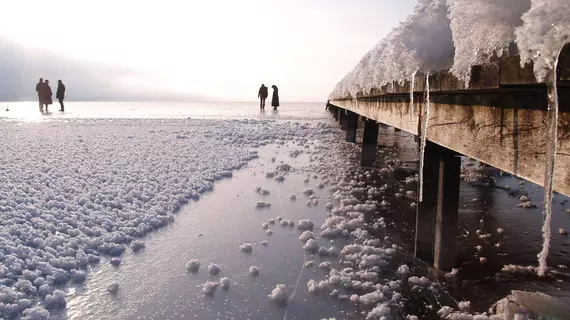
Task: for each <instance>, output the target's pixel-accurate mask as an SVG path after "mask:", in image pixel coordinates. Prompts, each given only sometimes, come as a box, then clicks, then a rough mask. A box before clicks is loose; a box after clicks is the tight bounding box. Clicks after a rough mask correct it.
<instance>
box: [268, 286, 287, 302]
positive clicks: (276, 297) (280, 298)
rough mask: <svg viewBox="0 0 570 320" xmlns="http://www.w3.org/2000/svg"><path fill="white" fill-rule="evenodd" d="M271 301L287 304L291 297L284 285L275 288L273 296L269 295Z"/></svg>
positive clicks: (272, 292)
mask: <svg viewBox="0 0 570 320" xmlns="http://www.w3.org/2000/svg"><path fill="white" fill-rule="evenodd" d="M268 297H269V298H271V300H273V301H275V302H278V303H285V302H287V298H288V297H289V295H288V294H287V287H286V286H285V285H284V284H278V285H276V286H275V288H274V289H273V291H271V294H269V295H268Z"/></svg>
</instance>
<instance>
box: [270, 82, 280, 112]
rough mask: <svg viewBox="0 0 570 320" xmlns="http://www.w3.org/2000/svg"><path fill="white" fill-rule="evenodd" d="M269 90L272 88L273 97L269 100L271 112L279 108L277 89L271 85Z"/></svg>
mask: <svg viewBox="0 0 570 320" xmlns="http://www.w3.org/2000/svg"><path fill="white" fill-rule="evenodd" d="M271 88H273V97H272V98H271V106H272V107H273V110H277V107H279V89H277V86H276V85H272V86H271Z"/></svg>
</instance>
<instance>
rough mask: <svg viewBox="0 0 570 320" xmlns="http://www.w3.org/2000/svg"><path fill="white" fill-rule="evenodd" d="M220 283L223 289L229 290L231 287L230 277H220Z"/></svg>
mask: <svg viewBox="0 0 570 320" xmlns="http://www.w3.org/2000/svg"><path fill="white" fill-rule="evenodd" d="M220 284H221V285H222V289H224V290H228V289H229V288H230V279H228V278H225V277H224V278H222V279H220Z"/></svg>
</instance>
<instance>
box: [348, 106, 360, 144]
mask: <svg viewBox="0 0 570 320" xmlns="http://www.w3.org/2000/svg"><path fill="white" fill-rule="evenodd" d="M357 127H358V114H356V113H355V112H352V111H347V113H346V142H356V130H357Z"/></svg>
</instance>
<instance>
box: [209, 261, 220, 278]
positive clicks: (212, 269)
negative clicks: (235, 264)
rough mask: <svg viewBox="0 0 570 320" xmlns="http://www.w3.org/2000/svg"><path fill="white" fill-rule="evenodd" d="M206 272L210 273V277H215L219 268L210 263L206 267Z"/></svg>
mask: <svg viewBox="0 0 570 320" xmlns="http://www.w3.org/2000/svg"><path fill="white" fill-rule="evenodd" d="M208 272H210V274H211V275H213V276H215V275H217V274H218V273H220V267H218V265H217V264H215V263H210V265H209V266H208Z"/></svg>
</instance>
